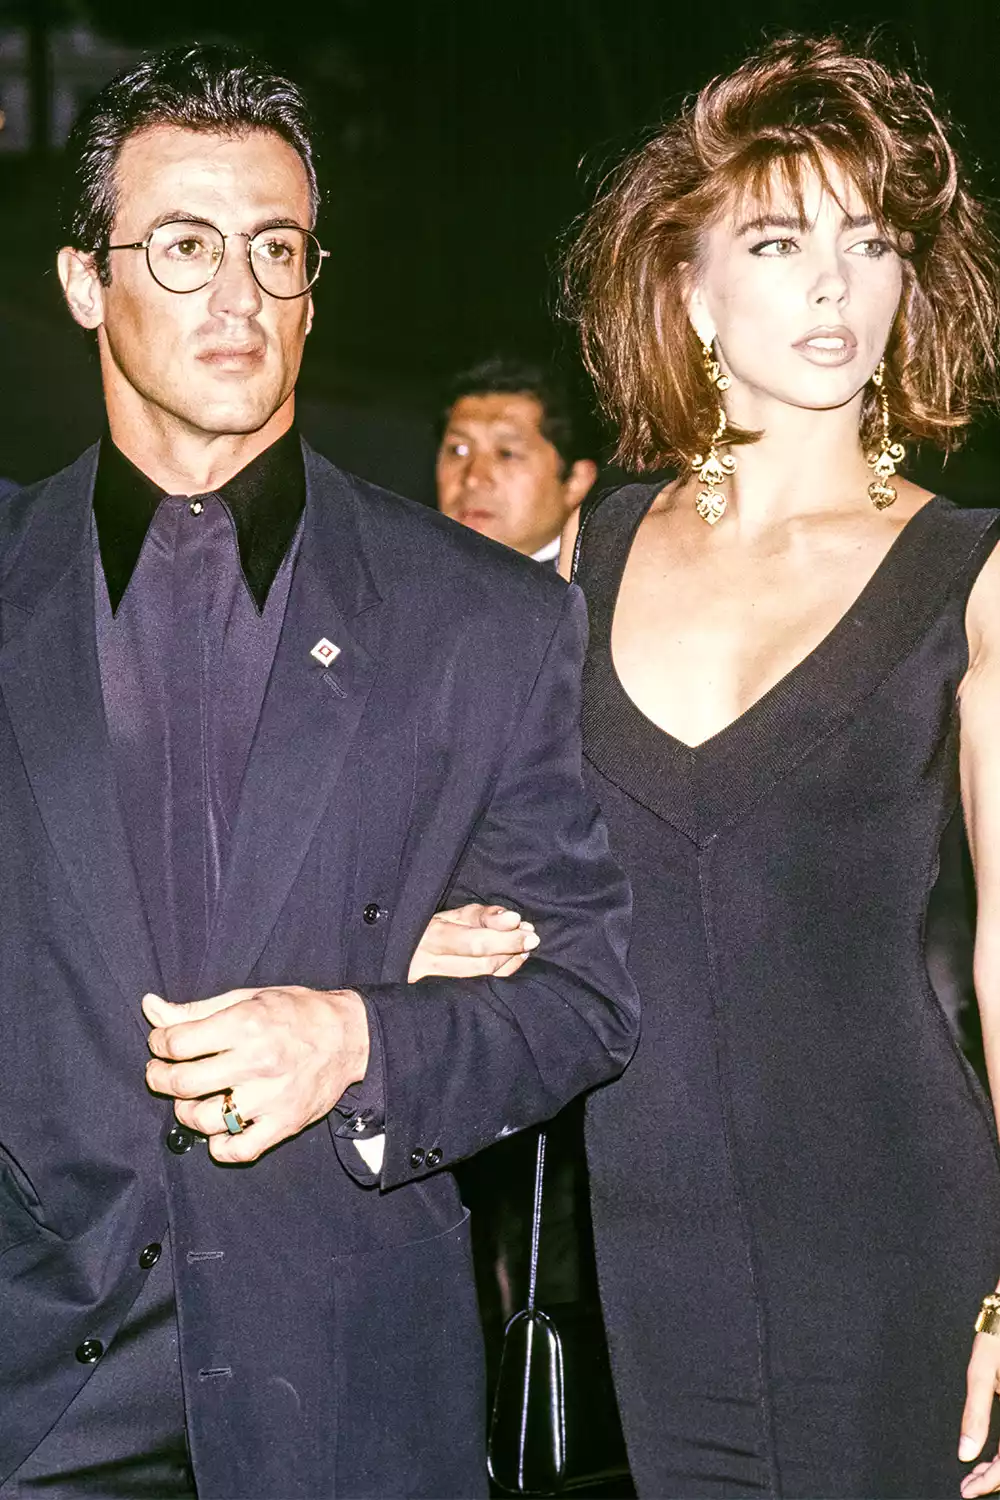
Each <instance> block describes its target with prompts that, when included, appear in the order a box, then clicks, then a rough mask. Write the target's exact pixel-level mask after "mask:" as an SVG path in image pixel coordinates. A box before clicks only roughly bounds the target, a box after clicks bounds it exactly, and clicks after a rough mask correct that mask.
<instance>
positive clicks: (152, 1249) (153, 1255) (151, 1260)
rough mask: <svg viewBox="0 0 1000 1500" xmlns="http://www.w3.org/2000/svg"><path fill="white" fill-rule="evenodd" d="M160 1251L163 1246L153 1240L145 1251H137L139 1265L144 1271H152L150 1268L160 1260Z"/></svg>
mask: <svg viewBox="0 0 1000 1500" xmlns="http://www.w3.org/2000/svg"><path fill="white" fill-rule="evenodd" d="M162 1249H163V1246H162V1245H158V1244H157V1243H156V1241H155V1240H154V1241H153V1243H152V1244H151V1245H147V1246H146V1248H145V1250H140V1251H139V1264H140V1266H141V1267H142V1269H143V1270H144V1271H151V1270H152V1268H153V1267H154V1266H155V1265H156V1262H157V1261H158V1260H159V1258H160V1252H161V1250H162Z"/></svg>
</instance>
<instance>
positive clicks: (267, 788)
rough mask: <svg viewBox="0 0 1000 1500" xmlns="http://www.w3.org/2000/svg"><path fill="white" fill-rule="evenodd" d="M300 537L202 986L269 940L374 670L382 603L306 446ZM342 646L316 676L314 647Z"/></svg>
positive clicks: (349, 516) (329, 484) (241, 968)
mask: <svg viewBox="0 0 1000 1500" xmlns="http://www.w3.org/2000/svg"><path fill="white" fill-rule="evenodd" d="M306 478H307V499H306V510H305V517H304V529H303V536H302V544H301V548H300V552H299V557H298V559H297V561H296V565H295V572H294V576H293V578H292V586H291V590H290V592H289V598H288V604H287V607H286V610H285V619H284V623H283V625H282V629H281V636H280V638H279V641H278V648H277V651H276V653H275V659H274V666H273V668H272V671H271V677H270V680H269V682H268V687H267V692H266V694H265V697H264V703H263V707H262V709H261V717H260V722H259V724H258V726H257V733H256V735H255V738H254V743H253V747H252V749H251V752H250V758H249V761H248V763H247V769H246V773H245V775H244V778H243V786H242V789H241V792H240V800H239V809H238V812H237V817H236V823H235V826H234V829H233V839H232V846H231V851H230V860H229V869H228V872H227V875H226V879H225V882H224V885H223V889H222V894H221V897H220V901H219V907H218V911H217V914H216V920H215V923H214V925H213V928H212V932H211V935H210V937H209V942H208V949H207V952H206V955H205V962H204V965H203V967H202V971H201V975H200V978H199V983H198V993H199V994H200V995H212V994H215V993H217V992H219V991H221V990H225V989H228V988H231V987H232V986H233V985H234V984H239V983H241V982H243V981H244V980H245V979H246V977H247V976H248V975H249V974H250V972H251V971H252V969H253V966H254V964H255V963H256V961H257V959H258V958H259V957H260V954H261V951H262V950H263V948H264V945H265V943H266V942H267V939H268V937H269V935H270V933H271V930H272V928H273V926H274V923H275V921H276V920H277V917H278V914H279V913H280V911H281V908H282V906H283V905H284V903H285V901H286V899H287V897H288V894H289V891H290V890H291V887H292V884H293V882H294V880H295V877H296V875H297V874H298V871H299V869H300V868H301V866H302V862H303V860H304V859H305V856H306V853H307V851H308V848H309V845H310V843H311V841H312V838H313V836H314V834H315V832H316V829H317V827H318V825H319V822H320V819H321V818H322V816H323V813H324V811H325V809H326V806H327V803H328V802H329V799H330V796H331V793H332V791H333V789H334V787H335V785H336V783H337V780H338V778H339V776H340V775H341V772H342V771H343V768H344V765H345V763H346V762H347V760H348V757H349V756H350V754H351V752H352V745H353V741H354V737H355V735H356V733H357V730H358V726H359V724H360V722H361V716H362V714H363V712H364V708H365V704H366V702H367V700H368V695H369V693H370V691H371V688H372V683H373V682H374V679H375V673H376V669H377V655H376V653H377V632H378V625H379V618H380V614H379V605H380V602H381V601H380V599H379V595H378V591H377V589H376V588H375V584H374V581H373V578H372V576H371V573H370V571H369V569H368V566H367V560H366V557H365V551H364V548H363V546H362V542H361V537H360V533H359V529H358V526H357V518H356V514H355V509H354V508H355V506H356V505H357V504H358V500H357V498H356V497H355V495H354V494H353V492H352V489H351V487H350V485H349V483H348V481H347V480H346V478H344V477H343V476H341V475H339V474H338V472H337V471H336V470H334V469H332V467H330V466H329V465H326V464H325V463H323V462H322V461H321V460H318V459H317V458H316V456H315V455H313V454H311V453H310V451H309V450H308V449H307V450H306ZM324 638H325V639H327V640H329V641H331V642H332V643H333V644H334V645H335V646H337V647H339V655H338V656H337V657H336V660H335V661H334V662H333V663H332V664H331V665H330V666H329V667H328V668H324V667H323V666H322V665H321V664H320V663H318V662H317V661H316V660H315V659H314V658H313V657H312V656H311V654H310V653H311V651H312V648H313V647H314V646H315V645H316V644H317V642H319V641H320V640H322V639H324Z"/></svg>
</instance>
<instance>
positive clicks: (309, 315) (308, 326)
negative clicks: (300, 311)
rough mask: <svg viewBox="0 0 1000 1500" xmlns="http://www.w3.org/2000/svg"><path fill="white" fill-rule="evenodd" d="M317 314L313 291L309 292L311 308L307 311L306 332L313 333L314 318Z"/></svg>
mask: <svg viewBox="0 0 1000 1500" xmlns="http://www.w3.org/2000/svg"><path fill="white" fill-rule="evenodd" d="M315 316H316V304H315V303H314V302H313V299H312V293H311V292H310V293H309V308H308V311H307V312H306V333H307V334H309V333H312V326H313V318H314V317H315Z"/></svg>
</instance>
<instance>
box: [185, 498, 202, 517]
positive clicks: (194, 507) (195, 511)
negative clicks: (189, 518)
mask: <svg viewBox="0 0 1000 1500" xmlns="http://www.w3.org/2000/svg"><path fill="white" fill-rule="evenodd" d="M204 509H205V507H204V506H203V505H202V503H201V501H200V500H192V501H191V504H190V505H189V506H188V510H189V511H190V512H191V514H192V515H193V516H200V515H201V513H202V511H203V510H204Z"/></svg>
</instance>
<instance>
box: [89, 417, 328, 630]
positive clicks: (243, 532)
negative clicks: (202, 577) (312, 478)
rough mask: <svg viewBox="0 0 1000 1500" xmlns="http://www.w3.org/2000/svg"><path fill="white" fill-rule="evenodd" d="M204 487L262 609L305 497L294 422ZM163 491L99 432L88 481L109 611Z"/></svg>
mask: <svg viewBox="0 0 1000 1500" xmlns="http://www.w3.org/2000/svg"><path fill="white" fill-rule="evenodd" d="M211 493H212V494H213V495H216V496H217V497H218V498H219V499H220V500H221V501H222V503H223V505H225V507H226V509H227V510H228V511H229V514H230V515H231V516H232V518H233V525H234V527H235V529H236V542H237V546H238V547H239V553H240V566H241V567H242V569H243V577H244V578H245V579H246V584H247V588H248V589H249V590H250V593H251V594H252V595H253V599H254V603H255V604H256V605H257V609H258V610H259V611H260V612H261V613H263V610H264V605H265V603H266V601H267V596H268V592H269V591H270V588H271V584H272V583H273V582H274V579H275V575H276V573H277V571H278V569H279V568H280V566H281V564H282V561H283V559H284V556H285V553H286V552H287V551H288V548H289V545H290V543H291V540H292V537H293V536H294V535H295V528H296V526H297V525H298V521H299V517H300V516H301V514H302V511H303V508H304V507H305V503H306V474H305V464H304V462H303V459H302V444H301V442H300V440H299V436H298V433H297V432H296V430H295V428H294V427H292V428H290V429H289V431H288V432H286V433H284V434H283V435H282V436H281V437H280V438H278V439H277V441H276V442H274V443H272V444H271V446H270V447H269V448H265V449H264V452H263V453H259V454H258V455H257V457H256V458H255V459H253V460H252V461H251V462H250V463H248V464H247V466H246V467H245V468H243V469H241V470H240V471H239V473H238V474H234V475H233V477H232V479H230V480H229V482H228V483H227V484H224V485H222V486H221V487H220V488H219V489H218V490H213V491H212V492H211ZM165 495H166V491H165V490H161V489H160V487H159V485H158V484H154V483H153V481H152V480H151V479H149V478H147V476H146V475H145V474H144V473H143V472H142V470H141V469H138V468H136V466H135V464H133V463H132V462H131V461H130V460H129V459H127V458H126V457H125V455H124V453H122V451H121V449H120V448H116V447H115V445H114V443H113V442H112V441H111V438H110V437H107V436H106V437H105V438H104V440H103V441H102V443H101V454H100V458H99V459H98V463H97V480H96V483H95V485H94V520H95V522H96V523H97V542H98V546H99V547H100V551H101V566H102V567H103V569H104V579H105V582H106V583H107V586H108V597H109V599H110V600H111V609H112V611H113V612H115V611H117V609H118V606H119V604H120V603H121V601H122V598H123V597H124V594H125V590H126V589H127V588H128V586H129V581H130V580H131V577H132V574H133V572H134V571H135V565H136V563H137V562H138V561H139V553H140V552H141V551H142V544H143V542H144V541H145V540H146V533H147V531H148V530H149V527H150V524H151V522H152V520H153V517H154V515H155V514H156V511H157V508H158V506H159V504H160V501H161V500H163V499H164V497H165ZM189 498H190V499H192V500H193V499H194V498H195V497H194V496H193V495H192V496H190V497H189Z"/></svg>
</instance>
